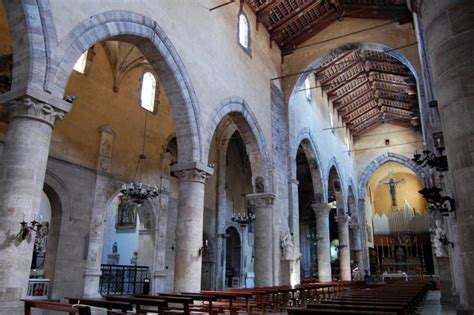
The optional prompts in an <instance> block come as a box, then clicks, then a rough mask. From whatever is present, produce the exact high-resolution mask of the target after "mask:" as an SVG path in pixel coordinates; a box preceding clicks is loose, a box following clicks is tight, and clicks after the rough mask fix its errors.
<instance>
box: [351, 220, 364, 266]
mask: <svg viewBox="0 0 474 315" xmlns="http://www.w3.org/2000/svg"><path fill="white" fill-rule="evenodd" d="M350 227H351V230H352V240H353V242H352V245H353V248H351V250H352V252H353V253H354V254H355V257H354V261H355V263H356V266H357V267H358V268H359V272H361V273H363V272H364V270H363V265H362V264H363V262H362V260H363V254H362V237H361V234H360V233H361V227H360V225H359V224H351V225H350Z"/></svg>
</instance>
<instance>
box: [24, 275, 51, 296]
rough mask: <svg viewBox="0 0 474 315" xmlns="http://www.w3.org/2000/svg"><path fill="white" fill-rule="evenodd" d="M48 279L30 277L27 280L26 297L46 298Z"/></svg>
mask: <svg viewBox="0 0 474 315" xmlns="http://www.w3.org/2000/svg"><path fill="white" fill-rule="evenodd" d="M49 283H50V280H49V279H30V280H29V281H28V290H27V293H26V298H27V299H35V300H47V299H48V294H49Z"/></svg>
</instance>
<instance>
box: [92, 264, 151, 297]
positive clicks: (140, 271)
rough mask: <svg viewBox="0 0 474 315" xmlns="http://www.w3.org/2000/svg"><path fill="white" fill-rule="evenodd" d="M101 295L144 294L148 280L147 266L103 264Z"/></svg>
mask: <svg viewBox="0 0 474 315" xmlns="http://www.w3.org/2000/svg"><path fill="white" fill-rule="evenodd" d="M101 271H102V275H101V276H100V285H99V293H100V294H101V295H131V294H144V293H145V290H144V289H145V288H144V287H145V283H146V282H147V281H146V280H148V279H147V278H148V267H147V266H126V265H101Z"/></svg>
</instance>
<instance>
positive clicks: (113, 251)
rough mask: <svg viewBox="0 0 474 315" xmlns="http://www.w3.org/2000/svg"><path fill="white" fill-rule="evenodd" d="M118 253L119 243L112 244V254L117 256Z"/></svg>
mask: <svg viewBox="0 0 474 315" xmlns="http://www.w3.org/2000/svg"><path fill="white" fill-rule="evenodd" d="M117 253H118V246H117V242H114V243H113V244H112V254H117Z"/></svg>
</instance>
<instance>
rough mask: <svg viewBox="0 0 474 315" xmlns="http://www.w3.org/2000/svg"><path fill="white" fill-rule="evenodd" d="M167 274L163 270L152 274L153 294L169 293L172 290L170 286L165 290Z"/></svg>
mask: <svg viewBox="0 0 474 315" xmlns="http://www.w3.org/2000/svg"><path fill="white" fill-rule="evenodd" d="M167 276H168V274H167V273H166V272H165V271H156V272H155V274H154V275H153V288H152V292H153V294H157V293H171V292H173V290H172V288H168V290H166V277H167Z"/></svg>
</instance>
